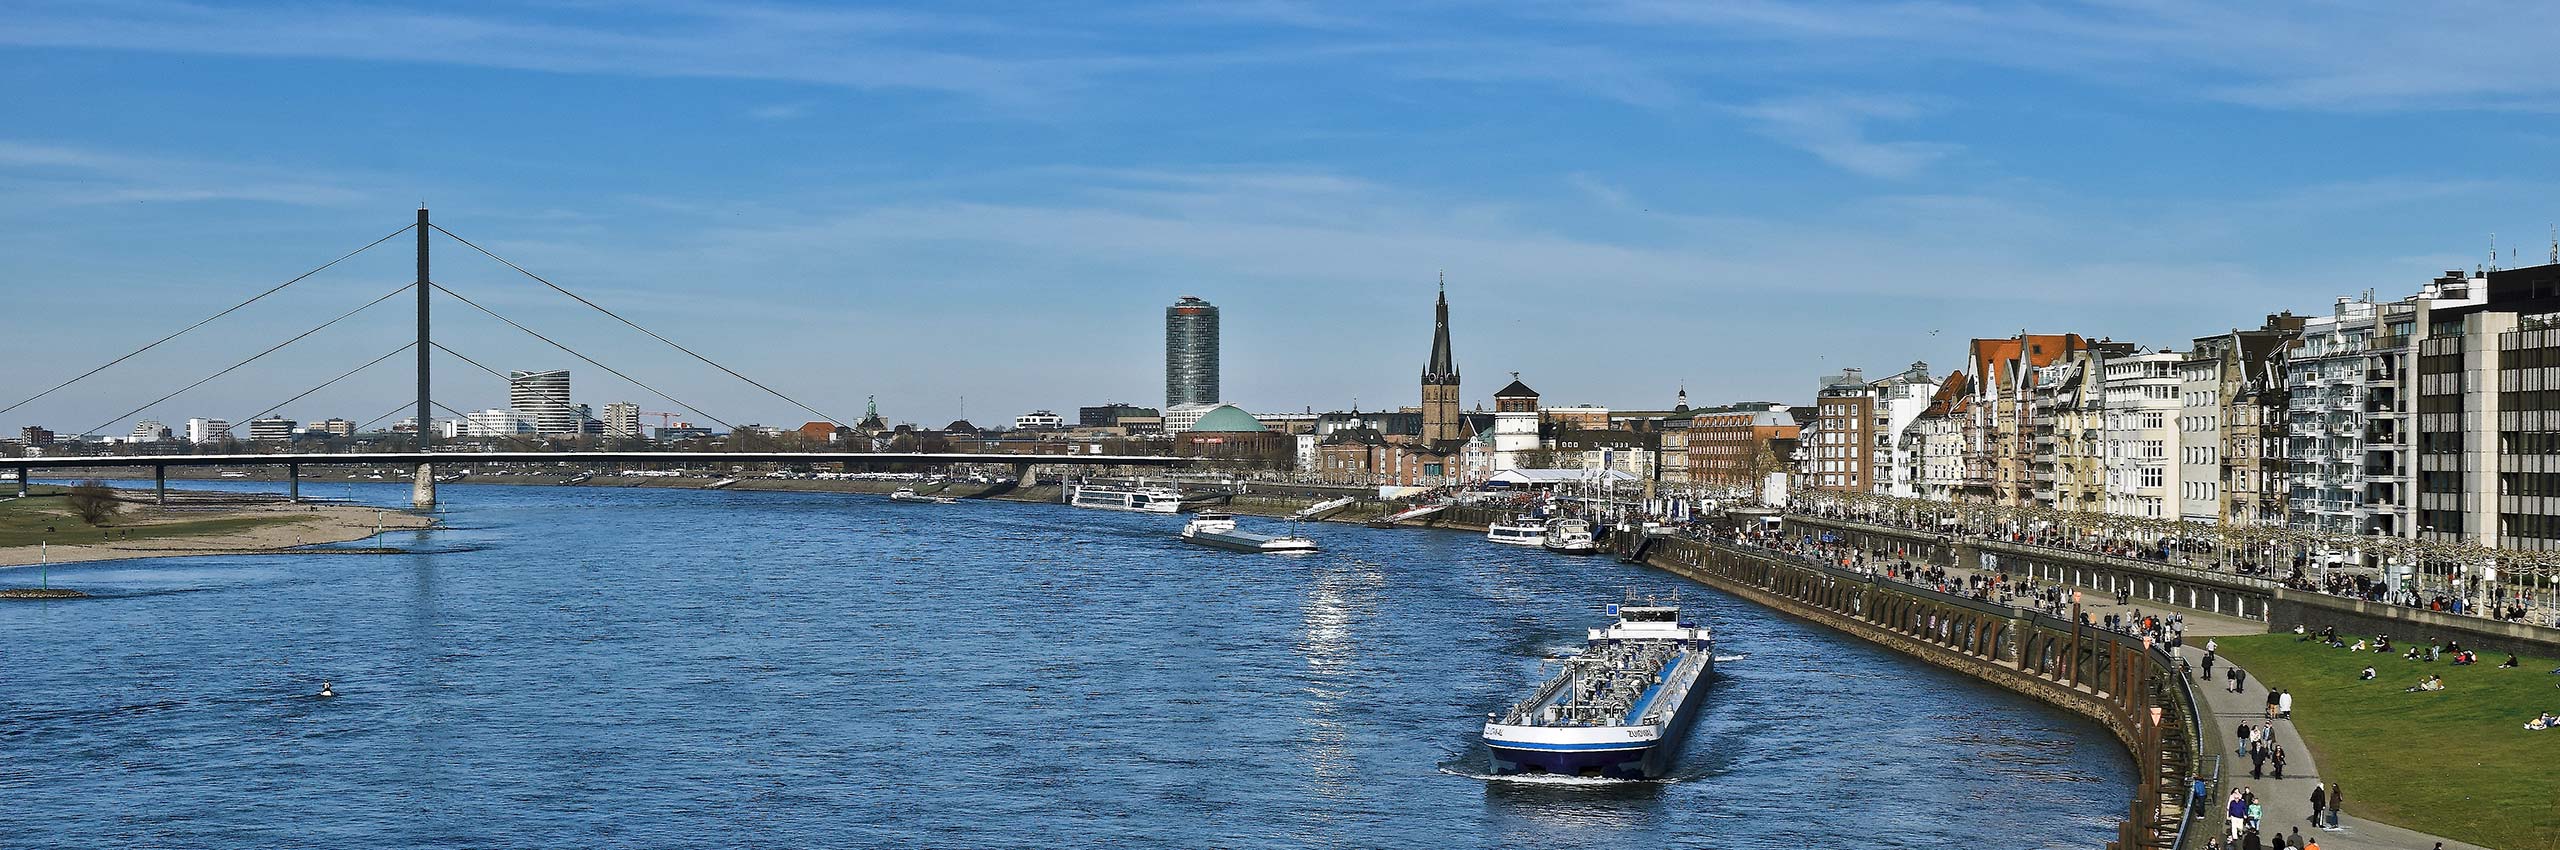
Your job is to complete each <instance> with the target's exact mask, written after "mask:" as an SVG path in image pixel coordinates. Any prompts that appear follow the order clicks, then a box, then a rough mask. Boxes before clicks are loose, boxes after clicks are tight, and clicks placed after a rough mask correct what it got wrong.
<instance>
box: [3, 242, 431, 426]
mask: <svg viewBox="0 0 2560 850" xmlns="http://www.w3.org/2000/svg"><path fill="white" fill-rule="evenodd" d="M416 226H417V225H415V224H406V225H401V227H400V229H398V230H394V231H391V235H390V236H385V237H382V238H380V239H376V240H373V242H372V243H370V244H367V245H365V246H364V247H362V248H357V249H355V250H353V251H349V252H347V253H346V254H344V255H342V256H340V257H338V258H337V259H335V260H330V261H328V262H326V263H322V264H321V265H320V267H319V268H316V269H312V270H310V271H307V272H303V273H301V274H299V275H295V276H294V278H293V279H292V280H288V281H285V282H283V283H279V284H276V285H275V287H274V288H272V289H269V290H267V291H265V292H261V293H258V294H257V295H256V296H255V297H252V298H250V299H249V300H247V301H242V302H240V303H238V304H233V305H231V306H230V307H228V308H226V309H224V310H223V311H222V312H219V313H215V314H213V315H211V316H206V317H205V318H204V320H203V321H199V322H197V323H195V324H192V325H188V326H186V327H184V328H180V329H179V330H178V332H177V333H173V334H170V335H168V336H164V337H161V338H159V339H157V340H154V341H152V343H151V344H150V345H146V346H143V347H141V348H137V349H134V350H132V351H130V352H126V353H125V355H124V356H123V357H118V358H116V359H114V360H109V361H107V362H106V365H104V366H99V367H98V368H95V369H91V370H89V371H86V372H82V373H80V376H79V377H77V378H72V379H71V380H68V381H64V382H62V383H59V384H55V385H53V389H48V390H45V391H44V392H40V393H36V394H35V395H31V396H28V397H26V398H23V399H19V400H18V403H17V404H12V405H9V406H8V407H0V413H8V412H9V411H12V410H16V409H18V408H20V407H23V406H25V405H26V404H27V403H28V402H31V401H35V400H36V399H40V398H43V397H45V396H49V395H52V394H53V393H54V390H59V389H62V388H63V387H67V386H71V385H72V384H76V383H79V382H80V381H81V379H82V378H87V377H89V376H91V375H95V374H98V373H100V372H104V371H106V370H107V368H108V367H110V366H114V365H116V364H118V363H122V362H125V361H127V360H131V359H133V358H134V357H135V356H137V355H140V354H141V353H143V352H145V351H150V350H151V349H154V348H158V347H159V346H160V343H164V342H168V341H170V340H173V339H177V338H178V337H181V336H185V335H186V333H187V332H188V331H192V330H195V329H197V328H201V327H204V326H205V325H206V324H209V323H211V322H212V321H213V320H215V319H219V318H222V317H224V316H228V315H231V313H232V311H234V310H238V309H240V308H242V307H247V306H249V305H251V304H255V303H258V299H260V298H265V297H267V296H269V295H274V294H276V293H278V292H282V291H284V288H285V287H288V286H292V285H294V284H297V283H301V282H302V279H303V278H307V277H310V276H312V275H315V274H319V273H321V272H324V271H328V270H329V267H330V266H334V265H337V264H339V263H341V262H344V261H345V260H346V259H347V258H348V257H353V256H355V255H357V254H362V253H364V252H365V251H367V250H371V249H372V248H373V246H375V245H380V244H382V243H384V242H389V241H391V237H392V236H398V235H400V234H403V233H407V232H409V228H412V227H416Z"/></svg>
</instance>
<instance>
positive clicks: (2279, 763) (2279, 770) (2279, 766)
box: [2267, 744, 2284, 779]
mask: <svg viewBox="0 0 2560 850" xmlns="http://www.w3.org/2000/svg"><path fill="white" fill-rule="evenodd" d="M2267 760H2268V761H2272V762H2275V763H2276V778H2277V779H2283V778H2284V745H2283V744H2277V745H2276V747H2275V754H2274V755H2272V756H2269V757H2268V758H2267Z"/></svg>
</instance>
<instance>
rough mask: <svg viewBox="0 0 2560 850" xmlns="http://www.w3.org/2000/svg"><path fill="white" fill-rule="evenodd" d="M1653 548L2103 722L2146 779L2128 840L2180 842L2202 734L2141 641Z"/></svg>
mask: <svg viewBox="0 0 2560 850" xmlns="http://www.w3.org/2000/svg"><path fill="white" fill-rule="evenodd" d="M1619 542H1620V543H1621V544H1622V545H1623V544H1626V543H1628V542H1629V541H1623V540H1622V541H1619ZM1642 545H1643V549H1642V550H1641V551H1642V553H1643V560H1644V562H1645V563H1646V564H1649V565H1651V566H1653V567H1656V568H1659V569H1662V570H1665V571H1668V572H1671V573H1674V574H1677V575H1680V576H1683V577H1686V578H1689V579H1691V580H1693V581H1697V582H1699V583H1702V584H1706V585H1708V586H1710V587H1714V588H1716V589H1718V590H1722V591H1725V592H1727V593H1731V594H1733V595H1735V596H1739V597H1742V598H1744V599H1747V600H1750V601H1752V602H1755V603H1758V604H1760V605H1764V606H1767V607H1770V608H1773V609H1776V610H1778V611H1781V612H1784V613H1787V614H1791V615H1794V616H1797V617H1801V618H1804V619H1807V620H1811V621H1813V622H1815V623H1819V624H1821V625H1824V626H1827V627H1830V628H1833V629H1836V630H1839V631H1842V632H1845V633H1848V634H1850V635H1853V636H1856V637H1858V638H1861V639H1864V640H1867V641H1869V642H1872V643H1875V644H1878V645H1880V646H1884V647H1887V648H1890V649H1893V650H1896V651H1899V652H1902V653H1905V654H1908V655H1911V656H1913V657H1916V658H1919V659H1921V660H1923V661H1927V662H1929V663H1932V664H1936V665H1938V666H1941V667H1944V668H1947V669H1950V670H1954V671H1957V672H1960V673H1963V674H1965V675H1968V676H1972V677H1974V678H1977V679H1980V680H1982V681H1985V682H1989V683H1991V684H1994V685H1998V686H2000V687H2003V688H2007V689H2009V690H2012V691H2015V692H2017V693H2021V694H2024V695H2027V696H2029V697H2033V698H2035V699H2038V700H2041V701H2044V702H2046V703H2050V704H2052V705H2055V706H2058V707H2060V708H2062V709H2064V710H2067V711H2071V712H2074V713H2077V714H2080V715H2081V716H2084V717H2087V718H2089V719H2091V720H2095V721H2097V722H2098V723H2100V724H2102V725H2104V726H2106V727H2107V729H2108V730H2109V731H2111V732H2113V733H2115V736H2116V739H2117V740H2118V741H2120V742H2122V743H2123V744H2124V745H2125V748H2126V750H2127V751H2128V752H2130V753H2131V754H2132V756H2133V758H2134V762H2135V764H2136V769H2137V775H2136V790H2135V797H2134V799H2133V801H2132V803H2131V805H2130V806H2129V809H2128V815H2129V816H2128V817H2127V819H2126V820H2125V822H2124V824H2123V827H2122V832H2121V834H2120V835H2119V839H2120V840H2121V841H2123V842H2124V846H2129V847H2130V846H2140V847H2166V846H2168V845H2169V844H2170V843H2171V841H2172V838H2173V836H2175V835H2176V834H2177V831H2178V825H2179V821H2180V819H2181V818H2182V817H2183V816H2184V808H2183V806H2184V800H2183V790H2184V788H2185V785H2184V778H2185V777H2186V776H2188V775H2190V772H2191V771H2192V770H2193V769H2194V765H2195V764H2196V760H2197V757H2198V747H2197V742H2198V741H2199V740H2200V739H2201V737H2202V729H2201V726H2200V725H2199V722H2198V716H2197V712H2196V708H2195V706H2196V702H2195V699H2194V695H2193V693H2192V692H2191V691H2189V690H2188V683H2187V680H2186V678H2185V677H2184V676H2180V675H2177V673H2176V670H2175V667H2174V665H2172V664H2171V663H2170V662H2169V661H2168V660H2167V657H2166V656H2165V654H2163V653H2161V652H2159V651H2158V650H2156V649H2152V648H2148V647H2146V646H2145V645H2144V644H2143V642H2142V641H2141V640H2140V639H2137V638H2132V637H2128V636H2125V635H2119V634H2114V633H2111V632H2105V631H2102V630H2099V629H2096V628H2093V627H2087V626H2075V625H2074V624H2073V623H2071V622H2070V621H2068V620H2063V619H2057V618H2053V617H2048V616H2044V615H2042V614H2037V613H2034V612H2032V611H2029V610H2026V609H2022V608H2011V607H2008V606H2004V605H1998V604H1994V603H1989V602H1983V601H1979V600H1974V599H1970V598H1966V597H1962V596H1957V595H1954V594H1947V593H1939V592H1937V591H1935V590H1932V589H1929V588H1924V587H1919V586H1916V585H1908V584H1903V583H1899V582H1894V581H1889V580H1882V579H1876V578H1871V577H1869V576H1866V575H1863V574H1861V573H1859V572H1856V571H1851V570H1847V569H1842V568H1838V567H1833V566H1828V565H1824V564H1818V563H1815V562H1812V561H1808V560H1803V559H1799V558H1795V557H1792V556H1786V555H1779V554H1775V553H1771V552H1767V551H1764V550H1759V549H1752V548H1745V547H1739V546H1731V545H1725V544H1718V543H1709V542H1703V541H1697V540H1689V539H1682V538H1653V539H1651V540H1650V541H1647V542H1646V543H1644V544H1642ZM2217 740H2218V739H2217Z"/></svg>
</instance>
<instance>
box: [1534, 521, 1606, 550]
mask: <svg viewBox="0 0 2560 850" xmlns="http://www.w3.org/2000/svg"><path fill="white" fill-rule="evenodd" d="M1538 542H1539V544H1540V545H1543V546H1545V547H1547V551H1549V552H1562V553H1564V554H1567V555H1589V554H1591V553H1593V552H1598V551H1600V541H1599V539H1598V538H1596V537H1593V536H1592V535H1591V523H1589V522H1586V521H1583V520H1579V519H1574V518H1572V517H1559V518H1556V519H1551V520H1547V528H1546V536H1545V537H1544V538H1543V539H1541V540H1539V541H1538Z"/></svg>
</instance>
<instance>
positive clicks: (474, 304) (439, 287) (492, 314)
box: [427, 281, 738, 431]
mask: <svg viewBox="0 0 2560 850" xmlns="http://www.w3.org/2000/svg"><path fill="white" fill-rule="evenodd" d="M427 285H428V286H432V287H435V288H436V291H437V292H442V293H444V294H446V295H451V296H453V298H454V300H456V301H460V302H462V303H464V304H469V305H471V308H472V309H475V310H478V311H480V312H483V313H487V314H489V318H492V319H496V320H498V321H501V322H505V323H507V326H508V327H511V328H515V329H516V330H520V331H523V332H525V333H527V334H532V335H533V338H534V339H538V340H542V341H543V342H547V343H550V344H551V347H553V348H557V349H560V350H562V351H566V352H569V356H572V357H576V358H578V359H580V360H584V361H587V365H590V366H594V367H596V368H598V369H603V370H605V371H606V372H609V373H612V374H613V376H614V377H616V378H621V379H623V380H625V381H630V382H631V383H632V384H633V385H634V386H637V387H639V388H641V389H644V390H648V391H650V392H653V393H657V394H658V397H659V398H663V399H666V400H668V401H671V402H674V403H675V404H676V406H678V407H682V408H684V409H686V410H690V411H693V412H694V413H695V414H696V415H699V416H701V417H702V418H704V419H709V420H711V421H713V422H719V423H720V427H723V428H727V429H729V430H731V431H735V430H737V429H738V426H735V425H731V424H729V423H728V422H725V421H722V420H721V419H720V417H717V416H713V415H711V414H708V413H704V412H702V408H699V407H695V406H693V405H690V404H686V403H684V401H683V400H681V399H678V398H676V397H675V396H671V395H668V394H666V393H664V392H660V391H659V390H658V388H657V387H653V386H649V385H648V384H644V383H641V382H640V379H638V378H634V377H631V376H629V375H625V374H623V373H622V370H619V369H615V368H613V367H611V366H607V365H604V364H603V363H601V362H598V361H597V360H596V359H595V358H593V357H588V356H586V355H585V354H581V353H579V352H578V350H577V349H574V348H570V347H568V346H566V345H561V344H560V343H559V341H558V340H554V339H552V338H550V337H547V336H543V335H542V334H541V333H539V332H537V331H535V330H534V329H532V328H528V327H525V326H523V325H519V324H516V320H514V319H510V318H507V317H505V316H501V315H498V311H496V310H491V309H489V308H487V307H483V306H480V302H478V301H473V300H471V299H469V298H464V297H462V294H461V293H459V292H455V291H453V290H451V289H447V288H445V285H444V284H441V283H435V282H432V281H430V282H428V284H427ZM428 344H430V345H433V344H434V341H433V340H429V341H428ZM436 347H437V348H444V346H441V345H438V346H436ZM444 350H445V353H447V354H453V356H455V357H461V356H462V355H460V354H454V352H453V349H450V348H445V349H444ZM464 362H471V361H470V359H469V358H464ZM471 365H473V366H480V364H479V363H476V362H475V363H471ZM480 368H482V369H488V368H489V367H487V366H480ZM491 372H492V373H493V374H494V373H495V370H491ZM500 377H505V376H503V375H501V376H500Z"/></svg>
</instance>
